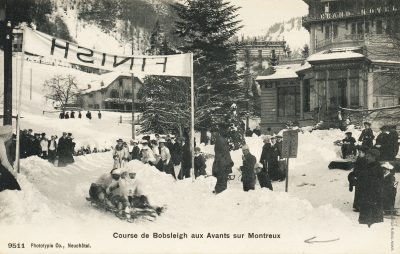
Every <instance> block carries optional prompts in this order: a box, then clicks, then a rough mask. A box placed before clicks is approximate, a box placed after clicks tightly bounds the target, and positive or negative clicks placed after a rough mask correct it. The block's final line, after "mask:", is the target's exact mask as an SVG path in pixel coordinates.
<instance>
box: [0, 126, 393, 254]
mask: <svg viewBox="0 0 400 254" xmlns="http://www.w3.org/2000/svg"><path fill="white" fill-rule="evenodd" d="M342 136H343V132H341V131H338V130H330V131H314V132H312V133H308V132H305V133H301V134H300V135H299V141H300V147H299V154H298V158H297V159H292V160H291V162H290V163H291V164H290V165H291V166H290V178H289V179H290V181H289V193H285V192H284V191H283V190H284V183H283V182H282V183H274V190H275V191H274V192H272V191H269V190H268V189H260V188H259V187H258V186H257V187H256V190H254V191H250V192H248V193H245V192H243V191H242V186H241V182H240V181H239V180H238V175H239V173H238V172H237V171H236V170H235V174H236V176H237V177H236V179H235V180H233V181H229V183H228V190H227V191H225V192H223V193H221V194H219V195H214V194H212V193H211V191H212V190H213V188H214V185H215V182H216V180H215V178H214V177H207V178H204V177H200V178H198V179H196V180H194V181H193V180H192V179H186V180H183V181H176V180H174V179H173V178H172V177H171V176H170V175H167V174H165V173H162V172H159V171H158V170H157V169H155V168H154V167H150V166H148V165H144V164H142V163H141V162H138V161H132V162H130V163H128V164H127V166H126V168H133V169H134V170H135V171H136V172H137V177H138V179H141V181H142V183H143V189H144V192H145V193H146V194H147V195H148V197H149V199H150V202H151V203H152V204H156V205H160V206H161V205H163V206H166V207H167V210H166V211H165V212H164V213H163V215H162V216H161V217H159V218H158V219H157V220H156V222H154V223H151V222H146V221H140V222H137V223H135V224H129V223H126V222H124V221H121V220H119V219H117V218H116V217H115V216H114V215H112V214H109V213H103V212H100V211H98V210H96V209H94V208H92V207H91V206H90V205H89V204H88V202H87V201H86V200H85V196H87V195H88V194H87V192H88V188H89V186H90V183H91V182H94V181H95V180H96V179H97V178H98V177H99V176H100V175H101V174H102V173H105V172H109V171H110V169H111V167H112V159H111V157H112V156H111V153H102V154H91V155H86V156H80V157H77V158H76V162H75V164H72V165H69V166H67V167H65V168H56V167H54V166H53V165H51V164H50V163H48V162H47V161H44V160H41V159H39V158H38V157H31V158H28V159H25V160H22V162H21V163H22V174H21V175H19V177H18V180H19V182H20V183H21V187H22V189H23V191H21V192H17V191H4V192H1V193H0V205H1V206H0V207H1V208H0V221H1V223H0V224H1V227H2V228H4V229H12V231H10V232H25V231H26V230H27V225H38V226H39V227H36V228H38V229H37V232H36V234H35V235H37V236H24V237H22V238H21V239H22V240H23V239H27V241H33V239H36V238H38V239H39V240H38V241H40V242H43V241H52V240H55V241H60V240H59V239H68V241H73V240H77V241H79V242H81V241H86V242H90V243H92V245H93V248H92V249H90V250H85V251H86V252H91V253H97V252H98V251H100V250H101V251H102V252H110V251H112V252H126V251H127V250H128V249H131V248H135V250H136V251H137V252H149V251H158V252H159V251H160V246H164V244H167V243H168V249H165V250H166V252H169V253H187V252H193V251H194V250H198V251H199V252H216V251H217V250H218V251H220V252H225V253H244V252H246V253H259V252H260V250H263V252H269V253H282V252H284V253H294V252H307V253H321V252H325V253H339V252H346V253H349V252H351V253H376V252H377V249H376V248H377V247H375V246H379V253H388V252H389V251H390V234H391V222H390V220H387V219H385V222H384V223H381V224H374V225H373V226H372V227H371V229H368V228H367V227H366V226H365V225H359V224H358V221H357V214H356V213H353V212H352V211H351V206H352V204H351V203H352V195H353V194H352V193H349V192H348V185H347V172H344V171H335V170H328V169H327V164H326V163H327V162H329V161H330V160H332V159H337V158H338V152H337V151H335V150H334V149H336V147H334V146H333V141H335V140H337V139H339V138H341V137H342ZM247 143H248V144H249V145H250V147H251V152H252V153H253V154H254V155H256V156H257V158H259V155H260V154H261V147H262V141H261V139H260V138H259V137H255V136H254V137H252V138H248V139H247ZM202 150H203V151H205V152H207V153H211V154H212V153H213V147H212V146H203V145H202ZM232 158H233V160H234V162H235V169H236V168H237V167H239V166H240V165H241V151H240V150H239V151H235V152H232ZM211 164H212V160H211V159H210V160H208V161H207V165H208V168H207V170H209V171H210V170H211ZM396 225H397V224H396ZM57 229H62V230H61V232H59V231H57ZM394 229H395V230H396V232H398V231H399V230H398V226H395V227H394ZM19 230H20V231H19ZM49 232H51V234H50V233H49ZM57 232H58V233H57ZM77 232H79V234H78V233H77ZM114 232H117V233H137V234H141V233H143V232H145V233H148V234H150V235H152V234H153V233H154V232H157V233H171V232H172V233H187V234H189V239H184V240H179V239H168V240H162V239H152V238H151V237H150V239H151V243H152V244H148V243H150V242H149V240H146V239H137V240H135V241H128V240H127V239H126V240H118V239H114V238H113V237H112V234H113V233H114ZM396 232H395V233H396ZM194 233H199V234H200V233H201V234H204V236H206V235H207V234H208V233H212V234H216V233H229V235H230V238H229V239H218V240H216V239H214V240H210V239H207V238H206V239H203V240H201V239H200V240H196V239H190V234H194ZM249 233H250V234H251V233H255V234H263V233H267V234H275V235H277V234H279V235H280V238H279V239H249V235H248V234H249ZM233 234H245V239H241V240H239V239H233ZM396 234H397V233H396ZM314 236H315V237H316V238H315V239H314V240H317V241H318V240H322V241H323V240H334V241H332V242H329V243H324V244H309V243H306V242H305V240H307V239H310V238H312V237H314ZM12 237H15V235H13V234H12V233H10V234H9V235H7V236H6V237H5V238H3V237H2V239H1V240H0V242H3V241H4V242H7V240H8V239H13V238H12ZM35 237H36V238H35ZM19 239H20V238H19ZM57 239H58V240H57ZM103 239H104V241H103ZM8 241H9V240H8ZM115 243H123V244H115ZM369 243H371V245H370V244H369ZM372 244H373V245H372ZM395 244H396V245H395V247H396V249H398V243H395ZM371 246H372V247H371ZM222 247H223V248H222ZM221 248H222V249H221Z"/></svg>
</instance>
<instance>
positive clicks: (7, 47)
mask: <svg viewBox="0 0 400 254" xmlns="http://www.w3.org/2000/svg"><path fill="white" fill-rule="evenodd" d="M7 2H8V1H7V0H5V1H4V5H5V6H4V8H5V20H4V23H3V28H2V29H1V30H3V34H2V37H3V38H2V39H3V50H4V90H3V92H4V105H3V106H4V108H3V115H4V118H3V125H12V81H13V80H12V39H13V34H12V32H13V31H12V30H13V29H12V24H11V21H10V19H11V17H12V13H11V8H7V7H8V6H7Z"/></svg>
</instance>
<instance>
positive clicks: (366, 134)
mask: <svg viewBox="0 0 400 254" xmlns="http://www.w3.org/2000/svg"><path fill="white" fill-rule="evenodd" d="M364 127H365V129H364V130H363V131H362V132H361V135H360V137H359V138H358V141H360V142H361V145H362V146H365V147H373V141H374V138H375V136H374V133H373V132H372V129H371V124H370V123H369V122H365V123H364Z"/></svg>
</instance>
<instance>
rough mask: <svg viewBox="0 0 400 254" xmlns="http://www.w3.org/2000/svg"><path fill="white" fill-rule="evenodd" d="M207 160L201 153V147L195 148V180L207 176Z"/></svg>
mask: <svg viewBox="0 0 400 254" xmlns="http://www.w3.org/2000/svg"><path fill="white" fill-rule="evenodd" d="M206 168H207V165H206V159H205V158H204V156H203V154H202V153H201V149H200V147H195V148H194V176H195V178H197V177H199V176H205V175H207V172H206Z"/></svg>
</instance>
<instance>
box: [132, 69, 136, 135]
mask: <svg viewBox="0 0 400 254" xmlns="http://www.w3.org/2000/svg"><path fill="white" fill-rule="evenodd" d="M131 79H132V139H135V138H136V133H135V132H136V130H135V76H134V75H133V73H132V75H131Z"/></svg>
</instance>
